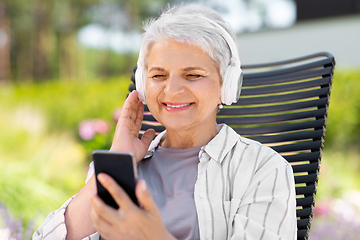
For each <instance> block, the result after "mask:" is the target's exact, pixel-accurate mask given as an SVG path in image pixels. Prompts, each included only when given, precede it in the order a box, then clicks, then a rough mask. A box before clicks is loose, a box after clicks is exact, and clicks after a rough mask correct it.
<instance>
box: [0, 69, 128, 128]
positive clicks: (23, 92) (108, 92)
mask: <svg viewBox="0 0 360 240" xmlns="http://www.w3.org/2000/svg"><path fill="white" fill-rule="evenodd" d="M130 83H131V81H130V77H129V76H125V77H122V78H119V79H110V80H106V81H100V80H93V81H88V82H82V81H78V82H71V81H47V82H44V83H40V84H21V85H18V86H5V87H2V91H1V93H0V101H1V102H4V103H5V102H6V103H7V104H8V106H9V107H13V108H15V107H17V106H19V105H20V106H21V105H31V106H36V108H37V109H38V110H40V111H41V112H43V113H44V114H45V119H46V120H47V122H48V126H47V127H48V130H49V131H55V130H60V131H63V130H68V131H70V132H73V133H76V132H77V126H78V124H79V123H80V122H81V121H82V120H84V119H86V118H103V119H106V120H109V121H110V120H111V121H112V113H113V112H114V110H115V109H116V108H118V107H121V106H122V104H123V103H124V101H125V97H126V94H127V93H128V86H129V84H130Z"/></svg>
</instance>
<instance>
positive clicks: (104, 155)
mask: <svg viewBox="0 0 360 240" xmlns="http://www.w3.org/2000/svg"><path fill="white" fill-rule="evenodd" d="M93 160H94V165H95V174H96V176H97V175H98V174H99V173H101V172H103V173H106V174H108V175H110V176H111V177H112V178H113V179H114V180H115V181H116V182H117V183H118V184H119V185H120V186H121V187H122V188H123V189H124V191H125V192H126V193H127V194H128V195H129V197H130V198H131V200H132V201H133V202H134V203H135V204H137V205H139V204H138V201H137V198H136V196H135V186H136V179H137V171H136V161H135V158H134V156H133V154H132V153H128V152H117V151H107V150H95V151H93ZM96 186H97V192H98V195H99V197H100V198H101V199H102V200H103V201H104V202H105V203H106V204H108V205H110V206H112V207H113V208H115V209H118V208H119V206H118V205H117V203H116V202H115V200H114V199H113V198H112V196H111V195H110V193H109V192H108V191H107V190H106V189H105V188H104V187H103V186H102V185H101V184H100V182H99V181H98V180H97V177H96Z"/></svg>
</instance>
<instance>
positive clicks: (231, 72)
mask: <svg viewBox="0 0 360 240" xmlns="http://www.w3.org/2000/svg"><path fill="white" fill-rule="evenodd" d="M207 21H209V22H211V23H212V24H213V25H214V26H215V27H216V29H218V30H219V31H220V34H221V36H222V37H223V38H224V39H225V41H226V43H227V44H228V46H229V48H230V54H231V57H230V63H229V65H228V66H227V67H226V70H225V72H224V75H223V83H222V87H221V102H222V103H224V104H226V105H231V104H232V103H235V102H237V101H238V100H239V97H240V92H241V86H242V82H243V74H242V70H241V67H240V65H241V63H240V57H239V53H238V50H237V47H236V44H235V41H234V40H233V38H232V37H231V36H230V34H229V33H228V32H227V31H226V30H225V29H224V28H223V27H221V26H220V25H219V24H218V23H216V22H215V21H213V20H211V19H208V18H207ZM142 66H143V52H142V48H141V49H140V54H139V59H138V61H137V69H136V72H135V84H136V89H137V91H138V93H139V99H140V101H142V102H143V103H146V92H145V82H146V79H145V77H144V73H143V69H142Z"/></svg>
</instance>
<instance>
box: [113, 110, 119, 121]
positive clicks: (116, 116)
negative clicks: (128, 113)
mask: <svg viewBox="0 0 360 240" xmlns="http://www.w3.org/2000/svg"><path fill="white" fill-rule="evenodd" d="M120 113H121V108H117V109H115V111H114V113H113V119H114V121H115V122H117V121H118V120H119V117H120Z"/></svg>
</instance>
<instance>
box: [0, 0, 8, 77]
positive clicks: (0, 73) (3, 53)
mask: <svg viewBox="0 0 360 240" xmlns="http://www.w3.org/2000/svg"><path fill="white" fill-rule="evenodd" d="M10 39H11V38H10V18H9V15H8V13H7V9H6V6H5V4H4V3H3V2H2V1H0V82H3V81H9V80H10V73H11V66H10Z"/></svg>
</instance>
